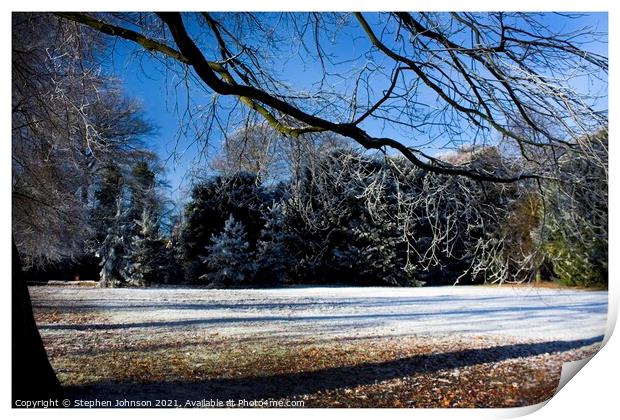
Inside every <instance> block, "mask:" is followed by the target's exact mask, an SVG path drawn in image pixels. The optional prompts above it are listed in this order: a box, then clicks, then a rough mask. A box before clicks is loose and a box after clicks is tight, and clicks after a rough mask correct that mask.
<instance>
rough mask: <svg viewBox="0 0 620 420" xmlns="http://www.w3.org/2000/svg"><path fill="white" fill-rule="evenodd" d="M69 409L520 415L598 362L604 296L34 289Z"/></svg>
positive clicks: (529, 290) (477, 290)
mask: <svg viewBox="0 0 620 420" xmlns="http://www.w3.org/2000/svg"><path fill="white" fill-rule="evenodd" d="M30 292H31V294H32V300H33V306H34V310H35V317H36V319H37V324H38V326H39V330H40V332H41V335H42V337H43V340H44V343H45V346H46V349H47V352H48V355H49V357H50V361H51V363H52V366H53V367H54V369H55V370H56V372H57V374H58V377H59V379H60V381H61V383H62V384H63V385H64V386H65V389H66V390H67V393H68V395H69V396H71V398H72V399H85V400H94V399H98V400H111V401H115V400H117V399H126V400H135V401H144V400H148V401H151V402H155V401H158V400H160V401H161V400H165V401H173V403H174V404H176V405H180V406H192V405H196V404H197V403H200V402H203V403H204V401H205V400H207V401H210V400H220V401H227V400H233V401H238V400H241V399H244V400H265V399H270V400H278V401H284V402H286V401H302V402H303V404H304V406H305V407H513V406H522V405H530V404H534V403H538V402H541V401H544V400H546V399H548V398H550V397H551V396H552V395H553V393H554V392H555V389H556V387H557V384H558V380H559V376H560V371H561V367H562V363H563V362H565V361H570V360H577V359H581V358H584V357H587V356H588V355H591V354H592V353H594V352H595V351H596V350H597V349H598V348H599V346H600V341H601V340H602V336H603V334H604V331H605V324H606V317H607V293H606V292H603V291H580V290H569V289H541V288H534V287H473V286H472V287H465V286H461V287H447V288H446V287H444V288H350V287H305V288H285V289H262V290H206V289H187V288H185V289H181V288H159V289H98V288H71V287H47V286H46V287H31V288H30Z"/></svg>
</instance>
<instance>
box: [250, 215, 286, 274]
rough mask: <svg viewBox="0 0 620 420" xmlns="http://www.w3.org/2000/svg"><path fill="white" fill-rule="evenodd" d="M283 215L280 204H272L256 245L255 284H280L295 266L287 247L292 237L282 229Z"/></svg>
mask: <svg viewBox="0 0 620 420" xmlns="http://www.w3.org/2000/svg"><path fill="white" fill-rule="evenodd" d="M285 217H286V215H285V214H284V211H283V208H282V206H281V205H280V204H275V205H274V206H272V208H271V209H270V210H269V212H268V214H267V217H266V222H265V226H264V228H263V230H262V232H261V238H260V239H259V240H258V243H257V246H256V257H255V260H254V276H253V278H254V282H255V283H257V284H263V285H267V284H281V283H283V282H285V281H286V280H287V278H288V276H289V274H290V273H291V271H292V269H293V267H294V266H295V259H294V257H293V255H292V254H291V251H290V247H289V245H290V243H291V241H292V240H293V239H294V237H293V236H292V235H290V234H288V233H287V232H286V231H285V230H284V227H285V226H284V223H285Z"/></svg>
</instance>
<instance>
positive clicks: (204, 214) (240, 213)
mask: <svg viewBox="0 0 620 420" xmlns="http://www.w3.org/2000/svg"><path fill="white" fill-rule="evenodd" d="M265 198H266V197H265V191H264V188H263V187H262V186H260V184H259V183H258V182H257V179H256V176H254V175H251V174H248V173H245V172H242V173H238V174H235V175H231V176H225V177H211V178H207V179H206V180H204V181H202V182H200V183H198V184H197V185H196V186H195V187H194V189H193V190H192V197H191V200H190V202H189V203H188V204H187V206H186V207H185V211H184V215H183V223H182V225H181V229H180V233H179V248H180V250H181V254H182V259H183V261H184V264H183V265H184V269H185V276H186V281H187V282H189V283H194V282H196V281H198V279H199V277H200V276H201V275H202V274H205V269H206V266H205V265H204V264H201V260H202V258H203V257H204V256H205V255H206V254H205V247H206V246H207V245H209V243H210V240H211V238H212V237H213V235H217V234H219V233H220V232H221V231H222V229H223V228H224V224H225V222H226V218H227V217H228V215H232V216H233V217H234V218H235V220H237V221H239V222H241V223H242V224H243V226H244V229H245V232H246V235H247V241H248V244H249V245H248V246H249V250H250V251H254V249H255V247H256V241H257V240H258V238H259V236H260V232H261V229H262V227H263V225H264V220H263V209H264V207H265Z"/></svg>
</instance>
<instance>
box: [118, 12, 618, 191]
mask: <svg viewBox="0 0 620 420" xmlns="http://www.w3.org/2000/svg"><path fill="white" fill-rule="evenodd" d="M366 17H367V19H368V20H369V21H371V22H372V19H374V16H373V15H372V14H366ZM545 22H546V23H548V25H549V26H550V27H551V28H553V29H557V30H560V31H566V30H570V28H566V27H564V25H566V23H565V22H566V20H565V19H561V18H559V17H557V16H554V15H549V16H546V17H545ZM584 24H589V25H592V26H595V27H596V29H598V30H599V31H601V32H605V33H606V32H607V14H605V13H592V14H588V15H587V16H584V17H582V18H580V19H579V20H578V21H574V22H570V23H569V26H570V25H572V26H574V27H576V26H582V25H584ZM360 35H361V34H359V33H358V34H356V33H351V32H349V33H346V32H345V33H343V34H342V35H340V36H339V38H337V39H336V40H335V41H334V43H333V44H332V47H333V48H332V50H331V52H333V53H334V54H336V55H337V56H338V58H339V59H347V58H353V57H356V56H358V53H359V52H360V51H363V50H364V49H366V48H368V41H367V39H366V38H365V37H362V36H360ZM352 40H353V42H351V41H352ZM114 46H115V48H114V52H113V65H112V67H111V71H112V72H113V73H114V75H115V76H116V77H117V78H119V79H120V80H121V81H122V82H123V85H124V89H125V91H126V93H127V94H128V95H129V96H131V97H134V98H137V99H138V100H140V101H142V103H143V105H144V111H145V114H146V117H147V119H148V120H149V121H150V122H152V123H153V124H154V125H155V126H156V127H157V131H156V133H155V134H153V135H152V136H151V137H150V138H149V139H148V140H147V141H148V144H149V146H150V147H152V149H153V150H154V151H155V152H156V153H157V154H158V155H159V157H160V158H161V160H162V162H163V163H164V169H165V177H166V178H167V180H168V182H169V184H170V186H171V194H172V197H173V198H174V199H179V198H180V199H183V197H184V191H186V190H187V188H188V186H189V179H190V177H189V173H188V170H189V168H190V167H192V165H198V166H201V167H204V166H205V164H206V162H205V159H204V158H203V159H198V158H199V152H200V151H201V150H202V147H203V144H202V143H197V142H196V141H195V139H194V138H193V136H191V134H190V135H188V134H183V133H179V126H180V124H181V121H180V117H179V115H178V112H177V107H179V108H181V109H183V108H184V106H185V104H186V99H185V93H184V92H185V90H184V88H183V86H182V85H181V86H179V87H178V88H175V86H176V85H177V84H178V83H179V81H180V80H179V79H178V78H175V77H174V75H173V74H172V73H167V74H166V73H165V72H164V70H163V69H162V65H161V63H159V62H158V61H156V60H154V59H152V58H149V57H148V56H147V55H136V54H135V53H134V52H135V50H136V47H135V46H134V45H133V44H132V43H129V42H125V41H122V40H116V41H115V43H114ZM591 49H592V50H593V51H594V52H598V53H602V54H604V55H607V45H606V44H598V45H592V48H591ZM140 57H141V58H140ZM358 63H359V61H358V62H356V64H355V65H357V64H358ZM279 70H280V72H281V74H282V76H283V77H284V78H286V79H287V81H288V82H289V83H292V84H294V85H295V87H310V86H311V84H312V82H313V81H316V75H317V74H318V72H319V70H320V67H319V63H317V62H312V61H307V60H303V55H301V56H298V57H291V59H290V60H288V61H287V62H286V63H284V64H283V65H282V68H281V69H279ZM276 71H278V69H276ZM343 83H347V81H346V80H344V81H343ZM175 92H177V93H179V95H177V94H176V93H175ZM191 95H192V101H194V102H195V103H196V104H199V105H202V106H205V107H208V106H209V101H210V98H209V95H208V94H207V93H206V92H201V91H197V90H192V91H191ZM364 128H365V129H367V130H369V131H371V132H373V133H374V134H383V135H386V136H394V137H395V138H397V139H402V133H398V132H397V131H396V130H394V129H393V128H389V127H388V128H385V127H383V126H380V125H379V124H378V123H376V122H374V123H370V124H369V125H367V126H366V127H364ZM217 137H219V136H217ZM220 141H221V139H220V138H211V139H209V143H210V145H211V147H210V149H209V150H208V152H209V153H210V154H213V152H215V150H216V149H217V146H218V145H219V143H220ZM440 143H441V142H439V143H438V144H437V148H436V149H437V150H438V149H439V148H440V147H441V144H440ZM429 150H430V151H431V153H432V152H433V150H432V148H431V149H429Z"/></svg>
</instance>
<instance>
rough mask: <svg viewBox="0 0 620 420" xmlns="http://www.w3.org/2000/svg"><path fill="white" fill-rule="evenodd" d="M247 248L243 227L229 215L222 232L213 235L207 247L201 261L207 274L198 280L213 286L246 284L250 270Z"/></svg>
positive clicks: (249, 256)
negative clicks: (205, 267)
mask: <svg viewBox="0 0 620 420" xmlns="http://www.w3.org/2000/svg"><path fill="white" fill-rule="evenodd" d="M248 248H249V243H248V242H247V240H246V234H245V229H244V226H243V224H242V223H241V222H237V221H235V218H234V217H233V215H232V214H231V215H230V217H229V218H228V220H226V223H225V224H224V230H223V231H222V232H221V233H220V234H219V235H214V236H213V237H212V238H211V245H209V246H207V249H206V250H207V256H206V257H204V258H203V259H202V261H203V263H205V264H206V266H207V269H208V272H207V274H204V275H202V276H200V279H201V280H203V281H205V280H206V281H209V282H210V283H211V285H213V286H239V285H241V284H243V283H245V282H247V281H248V279H249V276H250V274H251V270H252V259H251V255H250V253H249V252H248Z"/></svg>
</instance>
